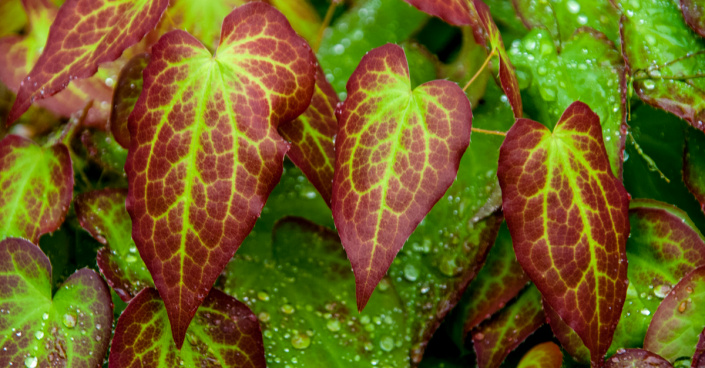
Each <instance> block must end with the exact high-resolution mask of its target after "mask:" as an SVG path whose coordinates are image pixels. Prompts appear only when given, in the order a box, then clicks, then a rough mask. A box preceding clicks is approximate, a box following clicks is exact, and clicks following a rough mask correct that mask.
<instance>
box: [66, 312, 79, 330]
mask: <svg viewBox="0 0 705 368" xmlns="http://www.w3.org/2000/svg"><path fill="white" fill-rule="evenodd" d="M63 321H64V326H66V327H68V328H74V327H75V326H76V315H75V314H73V313H66V314H64V318H63Z"/></svg>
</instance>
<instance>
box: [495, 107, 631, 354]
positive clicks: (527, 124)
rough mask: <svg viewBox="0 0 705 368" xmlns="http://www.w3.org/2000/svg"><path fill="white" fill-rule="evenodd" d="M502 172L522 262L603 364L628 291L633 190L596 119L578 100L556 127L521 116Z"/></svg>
mask: <svg viewBox="0 0 705 368" xmlns="http://www.w3.org/2000/svg"><path fill="white" fill-rule="evenodd" d="M497 176H498V177H499V182H500V185H501V188H502V197H503V198H502V199H503V203H502V206H503V209H504V213H505V216H506V219H507V225H508V226H509V231H510V232H511V234H512V240H513V242H514V250H515V251H516V254H517V257H518V261H519V263H520V264H521V265H522V268H523V269H524V271H526V273H527V274H528V275H529V277H530V278H531V280H532V281H533V282H534V283H535V284H536V286H537V287H538V288H539V290H541V292H542V294H543V296H544V298H545V299H546V301H547V302H548V303H549V304H550V306H551V307H552V308H553V309H554V310H555V311H556V312H557V314H558V315H559V316H560V317H561V318H562V319H563V320H564V321H565V322H566V323H567V324H568V325H569V326H570V327H571V328H572V329H574V330H575V331H576V332H577V333H578V335H579V336H580V337H581V339H582V340H583V342H584V343H585V345H586V346H587V347H588V348H589V349H590V352H591V359H592V361H593V362H601V361H602V357H603V356H604V354H605V352H606V351H607V349H608V348H609V346H610V343H611V342H612V334H613V332H614V329H615V326H616V325H617V321H618V320H619V316H620V313H621V311H622V305H623V303H624V298H625V294H626V291H627V263H626V252H625V243H626V240H627V236H628V234H629V219H628V205H629V195H628V194H627V192H626V191H625V190H624V187H623V186H622V184H621V182H620V181H619V180H618V179H617V178H615V177H614V175H613V174H612V170H611V169H610V164H609V160H608V157H607V152H606V151H605V147H604V142H603V140H602V132H601V127H600V122H599V118H598V117H597V115H596V114H595V113H594V112H592V110H590V108H589V107H588V106H587V105H585V104H583V103H581V102H575V103H573V104H572V105H570V106H569V107H568V109H566V111H565V112H564V113H563V116H562V117H561V119H560V121H559V122H558V124H557V125H556V128H555V129H554V131H553V133H551V132H550V131H549V130H548V129H546V128H545V127H544V126H543V125H541V124H539V123H537V122H535V121H531V120H528V119H522V120H519V121H517V123H515V125H514V126H513V127H512V129H511V130H510V131H509V133H508V134H507V138H506V139H505V141H504V143H503V144H502V148H501V150H500V159H499V170H498V172H497ZM595 290H597V291H598V292H597V293H595Z"/></svg>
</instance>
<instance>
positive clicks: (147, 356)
mask: <svg viewBox="0 0 705 368" xmlns="http://www.w3.org/2000/svg"><path fill="white" fill-rule="evenodd" d="M187 335H188V343H186V344H185V345H184V346H183V348H182V349H177V347H176V345H175V344H174V341H173V340H172V339H171V333H170V328H169V319H168V317H167V313H166V309H165V308H164V302H163V301H162V300H161V298H159V293H158V292H157V291H156V290H154V289H152V288H147V289H144V290H142V291H141V292H140V293H139V294H137V296H135V298H134V299H132V301H131V302H130V304H128V305H127V308H125V311H124V312H123V313H122V315H120V319H118V323H117V327H116V328H115V337H114V338H113V342H112V344H111V349H110V365H109V367H110V368H138V367H178V366H186V367H219V368H235V367H238V368H240V367H243V368H257V367H266V364H265V360H264V345H263V344H262V333H261V331H260V327H259V322H257V317H255V315H254V314H253V313H252V311H251V310H250V308H248V307H247V306H246V305H245V304H242V303H240V302H239V301H237V300H235V299H234V298H232V297H230V296H228V295H227V294H225V293H223V292H222V291H219V290H217V289H212V290H211V291H210V293H209V294H208V297H207V298H206V299H205V300H204V301H203V304H202V305H201V307H200V308H199V309H198V313H197V314H196V318H195V319H194V321H193V323H192V324H191V326H189V329H188V333H187Z"/></svg>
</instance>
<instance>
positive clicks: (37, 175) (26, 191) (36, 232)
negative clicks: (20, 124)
mask: <svg viewBox="0 0 705 368" xmlns="http://www.w3.org/2000/svg"><path fill="white" fill-rule="evenodd" d="M72 192H73V169H72V167H71V158H70V157H69V152H68V150H67V149H66V146H64V145H63V144H57V145H54V146H52V147H50V148H46V149H45V148H42V147H39V146H38V145H37V144H35V143H34V142H32V141H30V140H28V139H26V138H22V137H20V136H16V135H8V136H6V137H5V138H4V139H3V140H2V141H0V224H1V225H0V226H2V232H1V233H0V238H5V237H11V236H14V237H22V238H25V239H29V240H30V241H32V242H33V243H35V244H38V242H39V237H40V236H41V235H42V234H46V233H48V232H51V231H54V230H56V229H58V228H59V226H61V223H62V222H64V217H65V216H66V213H67V212H68V210H69V204H71V196H72Z"/></svg>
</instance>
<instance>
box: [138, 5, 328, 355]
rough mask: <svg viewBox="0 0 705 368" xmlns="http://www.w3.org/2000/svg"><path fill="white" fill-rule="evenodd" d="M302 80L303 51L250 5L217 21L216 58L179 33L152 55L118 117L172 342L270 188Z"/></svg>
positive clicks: (305, 76) (303, 102)
mask: <svg viewBox="0 0 705 368" xmlns="http://www.w3.org/2000/svg"><path fill="white" fill-rule="evenodd" d="M314 83H315V58H314V56H313V53H312V52H311V49H310V48H309V47H308V45H307V44H306V42H305V41H304V40H303V39H301V37H299V36H298V35H296V33H295V32H294V31H293V30H292V29H291V26H289V24H288V22H287V21H286V18H284V16H283V15H281V13H279V12H278V11H277V10H275V9H274V8H272V7H271V6H269V5H267V4H263V3H259V2H257V3H250V4H246V5H243V6H241V7H238V8H236V9H235V10H234V11H233V12H232V13H230V15H228V16H227V17H226V18H225V21H224V23H223V33H222V37H221V43H220V46H219V48H218V51H217V56H212V55H211V53H210V52H209V51H208V49H206V48H205V47H204V46H203V45H202V44H201V43H200V42H198V40H196V39H195V38H193V36H191V35H189V34H188V33H186V32H183V31H172V32H169V33H167V34H166V35H164V36H163V37H162V38H161V39H160V40H159V42H158V43H157V44H156V45H154V47H153V48H152V59H151V61H150V64H149V66H148V67H147V68H146V69H145V71H144V89H143V91H142V94H141V95H140V98H139V100H138V101H137V105H136V106H135V109H134V111H133V112H132V115H131V116H130V119H129V130H130V137H131V141H130V150H129V154H128V158H127V164H126V165H125V171H126V172H127V176H128V181H129V192H128V197H127V210H128V212H129V213H130V216H131V218H132V220H133V226H132V235H133V238H134V239H135V243H136V244H137V247H138V249H139V251H140V255H141V256H142V259H144V261H145V263H146V265H147V268H148V269H149V270H150V273H151V274H152V277H153V278H154V282H155V285H156V287H157V289H158V290H159V292H160V295H161V296H162V299H164V301H165V304H166V306H167V312H168V314H169V320H170V321H171V326H172V332H173V334H174V339H175V341H176V343H177V346H178V347H180V346H181V345H182V343H183V339H184V335H185V333H186V328H187V327H188V324H189V322H190V321H191V318H192V317H193V315H194V313H195V312H196V309H197V308H198V305H199V304H200V303H201V301H202V300H203V298H205V296H206V294H207V292H208V290H210V288H211V286H212V285H213V282H215V279H216V278H217V277H218V275H219V274H220V272H221V271H222V270H223V268H224V267H225V265H226V263H227V262H228V261H229V260H230V258H231V257H232V255H233V254H234V253H235V251H236V250H237V248H238V247H239V245H240V243H241V242H242V240H243V239H244V238H245V237H246V236H247V234H248V233H249V232H250V230H251V229H252V227H253V226H254V223H255V221H256V219H257V217H258V216H259V214H260V212H261V210H262V206H263V205H264V202H265V201H266V199H267V197H268V196H269V193H270V192H271V191H272V189H273V187H274V186H275V185H276V183H277V182H278V181H279V178H280V177H281V173H282V161H283V158H284V154H285V152H286V150H287V148H288V144H287V143H286V142H285V141H284V140H282V139H281V137H280V136H279V134H278V133H277V126H278V125H279V124H280V123H281V122H285V121H290V120H293V119H294V118H296V117H297V116H298V115H299V114H301V113H302V112H303V111H304V110H305V109H306V107H307V106H308V103H309V101H310V99H311V96H312V94H313V90H314Z"/></svg>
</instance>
